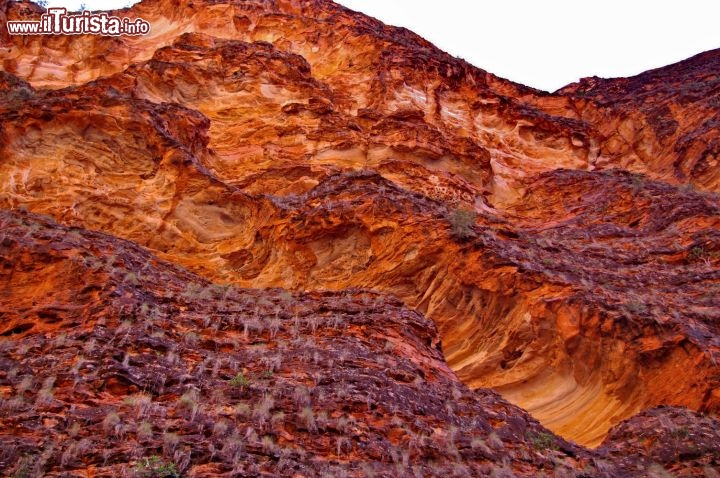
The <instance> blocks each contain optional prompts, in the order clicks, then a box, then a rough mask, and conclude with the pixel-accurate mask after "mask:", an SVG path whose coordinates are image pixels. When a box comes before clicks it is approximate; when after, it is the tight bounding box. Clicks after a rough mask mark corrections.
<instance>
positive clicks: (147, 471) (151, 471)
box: [135, 455, 180, 478]
mask: <svg viewBox="0 0 720 478" xmlns="http://www.w3.org/2000/svg"><path fill="white" fill-rule="evenodd" d="M135 471H137V473H138V474H139V475H140V476H145V477H151V478H179V477H180V472H179V471H178V469H177V466H176V465H175V463H172V462H166V461H164V460H163V459H162V458H160V457H159V456H157V455H153V456H151V457H149V458H143V459H142V460H140V462H138V464H137V465H135Z"/></svg>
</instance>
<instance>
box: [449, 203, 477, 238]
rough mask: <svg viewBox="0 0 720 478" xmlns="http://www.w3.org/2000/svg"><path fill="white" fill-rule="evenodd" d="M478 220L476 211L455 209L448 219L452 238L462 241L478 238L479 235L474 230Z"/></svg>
mask: <svg viewBox="0 0 720 478" xmlns="http://www.w3.org/2000/svg"><path fill="white" fill-rule="evenodd" d="M476 220H477V214H476V213H475V211H470V210H468V209H460V208H458V209H454V210H453V211H452V212H451V213H450V217H448V221H449V222H450V232H451V234H452V236H453V237H454V238H455V239H459V240H461V241H465V240H468V239H472V238H474V237H477V234H476V233H475V231H474V230H473V226H474V225H475V221H476Z"/></svg>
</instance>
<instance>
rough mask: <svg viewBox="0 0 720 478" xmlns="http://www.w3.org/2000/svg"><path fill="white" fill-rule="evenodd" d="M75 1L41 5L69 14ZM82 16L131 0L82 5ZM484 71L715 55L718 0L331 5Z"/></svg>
mask: <svg viewBox="0 0 720 478" xmlns="http://www.w3.org/2000/svg"><path fill="white" fill-rule="evenodd" d="M80 3H82V0H50V1H49V4H50V6H64V7H67V8H68V9H69V10H75V9H77V8H78V6H79V5H80ZM84 3H85V5H86V7H87V8H88V9H90V10H106V9H110V8H119V7H122V6H125V5H127V4H129V3H135V2H134V1H132V0H84ZM339 3H341V4H343V5H345V6H347V7H348V8H351V9H353V10H357V11H361V12H363V13H366V14H368V15H371V16H373V17H375V18H378V19H379V20H381V21H383V22H384V23H387V24H390V25H396V26H403V27H406V28H408V29H410V30H412V31H414V32H415V33H417V34H419V35H420V36H422V37H424V38H425V39H427V40H429V41H430V42H432V43H434V44H435V45H437V46H438V47H440V48H441V49H443V50H445V51H447V52H448V53H450V54H452V55H455V56H458V57H461V58H464V59H465V60H467V61H468V62H470V63H472V64H474V65H476V66H478V67H480V68H483V69H485V70H487V71H490V72H491V73H494V74H496V75H499V76H502V77H504V78H508V79H510V80H513V81H516V82H518V83H522V84H525V85H528V86H534V87H535V88H540V89H543V90H548V91H554V90H556V89H558V88H560V87H562V86H564V85H566V84H568V83H571V82H573V81H577V80H578V79H579V78H581V77H585V76H593V75H597V76H602V77H617V76H631V75H634V74H637V73H640V72H643V71H645V70H648V69H651V68H657V67H660V66H665V65H668V64H670V63H674V62H676V61H679V60H682V59H685V58H687V57H690V56H692V55H694V54H696V53H700V52H702V51H706V50H710V49H713V48H720V1H718V0H682V1H681V0H676V1H669V0H657V1H652V0H604V1H592V2H591V1H589V0H543V1H539V0H496V1H492V2H490V1H487V0H442V1H438V0H339Z"/></svg>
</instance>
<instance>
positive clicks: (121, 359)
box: [0, 0, 720, 476]
mask: <svg viewBox="0 0 720 478" xmlns="http://www.w3.org/2000/svg"><path fill="white" fill-rule="evenodd" d="M0 5H2V11H3V12H4V14H5V15H6V16H7V17H8V18H11V19H12V18H21V17H28V16H33V15H38V12H39V9H38V7H35V6H34V5H33V4H29V3H20V2H2V3H1V4H0ZM122 14H123V15H124V16H139V17H142V18H144V19H146V20H148V21H150V23H151V25H152V32H151V34H150V35H149V36H146V37H135V38H130V37H119V38H113V39H110V38H102V37H90V36H83V37H44V38H43V37H12V38H7V37H4V38H3V41H4V42H5V43H6V44H7V45H9V47H8V48H5V49H2V50H1V51H2V53H1V54H0V55H1V57H2V59H3V63H2V65H3V70H4V71H3V72H2V73H0V128H1V129H0V206H1V207H2V209H3V211H2V214H3V216H2V223H3V231H2V234H3V236H2V243H1V247H2V249H0V250H1V251H2V257H3V269H2V277H3V280H2V283H1V287H2V289H0V294H2V295H1V296H0V301H1V302H0V304H1V308H0V313H1V314H2V316H0V318H1V320H2V327H0V346H1V347H2V354H3V355H2V360H4V361H5V362H6V366H5V367H3V369H4V372H0V373H4V375H0V380H2V381H0V387H2V388H0V390H2V392H3V394H4V398H3V404H2V415H1V416H0V418H1V419H2V423H3V424H4V425H6V426H5V429H7V430H12V432H11V433H8V434H5V435H1V436H0V439H2V440H3V441H4V443H6V444H7V446H5V447H3V449H4V450H7V451H6V452H4V455H3V456H1V457H0V467H5V468H6V469H8V470H14V471H15V472H17V471H18V470H19V469H20V467H22V466H25V467H27V468H28V469H31V470H44V472H47V473H55V474H60V473H61V472H62V471H63V470H75V472H76V473H79V474H80V475H78V476H113V474H117V473H120V470H131V469H135V470H136V472H137V473H140V472H141V471H138V470H137V465H138V463H141V461H140V460H141V459H142V457H147V456H149V455H150V454H151V453H150V452H152V454H157V455H159V456H162V457H163V459H165V460H171V461H173V463H176V464H177V466H179V467H180V468H181V469H182V471H183V472H184V473H188V474H189V475H191V476H215V475H222V474H227V476H237V474H240V475H241V476H245V475H249V476H254V475H259V474H263V473H265V474H268V473H270V474H281V475H287V476H292V475H293V474H296V475H298V476H313V475H314V474H319V473H330V474H333V475H337V474H338V473H341V470H345V471H344V472H348V473H350V474H352V475H357V476H366V475H367V474H369V473H371V472H373V471H374V472H375V473H378V474H380V475H382V476H398V473H400V474H402V473H406V474H408V476H412V474H413V473H414V474H415V476H422V474H426V475H430V476H434V475H435V474H440V473H443V474H447V473H450V472H452V473H455V474H456V475H457V476H462V474H463V473H468V474H470V475H471V476H477V474H478V473H480V474H489V473H496V474H498V473H499V474H501V476H505V475H502V473H505V474H507V473H515V474H517V475H526V476H537V475H538V473H541V472H544V473H546V474H550V475H555V476H566V475H567V474H569V473H576V474H577V475H578V476H582V475H583V474H585V475H590V476H599V475H603V474H605V475H606V476H627V475H632V474H638V475H641V476H642V475H644V474H647V473H650V472H652V473H658V472H659V471H658V470H659V469H660V468H663V467H664V468H665V469H670V470H672V471H673V472H675V473H678V474H680V475H687V476H691V475H693V474H695V475H697V474H698V473H705V474H708V473H711V472H712V471H713V467H714V466H716V465H717V463H718V460H720V455H719V453H718V449H717V446H718V445H717V443H718V442H717V441H715V442H714V443H715V446H713V445H712V443H713V441H712V437H710V438H707V437H705V438H702V439H700V438H697V437H698V436H699V434H703V433H705V430H707V429H708V427H709V426H710V425H708V424H711V423H716V422H714V421H713V420H714V418H712V416H714V415H713V414H714V413H716V412H717V410H718V407H719V405H720V393H718V391H717V390H718V379H719V377H720V375H719V374H718V367H717V360H718V347H719V346H720V343H719V340H718V337H719V335H718V328H717V320H718V314H719V313H720V312H719V310H720V309H718V305H719V304H718V300H717V298H716V295H717V294H716V292H717V290H718V288H719V285H720V283H719V279H720V273H719V271H718V266H717V261H718V250H719V249H720V233H718V220H719V218H720V214H719V211H720V202H719V201H718V196H717V195H716V194H715V192H716V191H717V188H718V182H717V177H716V176H717V172H716V171H717V168H715V167H714V166H715V163H714V161H716V157H715V156H716V154H717V151H716V146H717V145H716V144H715V143H716V142H717V130H716V128H714V126H713V124H714V123H713V121H715V118H716V117H717V114H718V106H719V105H720V103H718V101H719V100H718V89H717V87H716V85H717V81H718V80H717V78H718V76H717V75H719V74H720V72H719V71H720V70H718V60H717V58H718V57H720V54H718V53H717V52H707V53H705V54H702V55H699V56H698V57H695V58H691V59H689V60H686V61H685V62H681V63H679V64H677V65H672V66H670V67H667V68H665V69H660V70H655V71H652V72H648V73H645V74H643V75H640V76H638V77H635V78H630V79H619V80H600V79H588V80H583V81H581V82H580V83H578V84H576V85H570V86H568V87H566V88H564V89H563V90H560V91H559V92H557V93H555V94H549V93H544V92H540V91H536V90H532V89H529V88H526V87H523V86H521V85H517V84H514V83H512V82H509V81H506V80H503V79H500V78H497V77H495V76H493V75H491V74H490V73H487V72H485V71H482V70H480V69H477V68H475V67H472V66H470V65H468V64H466V63H464V62H462V61H460V60H457V59H454V58H452V57H450V56H448V55H446V54H444V53H442V52H440V51H439V50H437V49H436V48H435V47H433V46H432V45H430V44H428V43H427V42H425V41H424V40H422V39H421V38H419V37H417V36H415V35H414V34H412V33H410V32H408V31H406V30H402V29H396V28H392V27H387V26H385V25H382V24H381V23H379V22H377V21H375V20H373V19H370V18H368V17H365V16H363V15H360V14H357V13H354V12H351V11H349V10H346V9H344V8H342V7H339V6H337V5H335V4H332V3H330V2H325V1H317V2H311V1H305V2H300V1H298V2H291V1H288V2H283V1H278V2H271V1H267V2H254V1H243V2H235V3H233V2H229V3H223V2H169V1H162V0H158V1H155V0H151V1H146V2H142V3H140V4H137V5H136V6H134V7H133V8H132V9H129V10H126V11H124V12H123V13H122ZM458 211H472V213H461V214H459V213H458ZM462 217H465V218H468V217H469V218H470V220H469V222H468V223H463V222H462V220H461V219H459V218H462ZM458 230H459V232H458ZM319 291H324V292H319ZM435 327H436V328H437V330H436V329H435ZM440 339H441V341H440ZM88 344H90V345H88ZM440 344H442V351H443V353H444V359H445V360H447V364H449V366H450V368H451V369H452V371H451V370H450V368H448V366H447V365H446V363H445V361H444V359H443V354H441V353H440V352H439V351H438V348H439V347H440ZM78 347H83V350H84V352H82V353H81V356H80V357H78V356H77V354H76V349H77V348H78ZM153 350H155V352H156V353H157V354H158V357H162V359H161V360H159V361H156V360H154V359H153V358H152V351H153ZM158 367H159V368H161V369H162V370H158ZM237 374H242V377H243V379H242V380H241V379H239V378H238V379H236V380H235V382H232V383H234V385H233V384H231V381H232V379H233V377H237V376H238V375H237ZM250 376H252V377H255V379H253V380H250V381H249V382H248V383H245V380H246V379H247V377H250ZM159 377H163V378H162V379H159ZM458 380H459V381H458ZM461 382H462V383H461ZM463 383H464V384H463ZM48 384H49V385H48ZM466 385H467V386H468V387H470V389H475V390H476V391H475V392H471V391H470V390H469V389H467V388H465V386H466ZM303 387H304V388H303ZM324 387H325V388H324ZM487 388H492V389H494V390H496V391H497V392H499V393H500V394H501V395H502V396H503V397H505V398H506V399H507V400H509V401H510V402H512V403H514V404H515V405H518V406H520V407H522V408H524V409H526V410H528V411H529V412H530V414H531V415H532V416H534V417H535V418H537V419H539V420H540V422H541V423H543V425H544V426H546V427H548V428H549V429H550V430H552V431H553V432H555V433H557V434H559V435H560V436H563V437H565V438H566V439H569V440H573V441H575V442H578V443H580V444H582V445H587V446H597V445H599V444H600V443H601V442H602V441H603V439H604V438H605V436H606V435H607V434H608V431H609V430H610V429H611V427H613V426H615V425H618V424H619V423H620V422H621V421H622V420H624V419H628V418H630V417H632V416H634V415H636V414H638V413H639V412H642V411H643V410H646V409H649V408H651V407H655V406H658V405H666V406H667V405H672V406H675V407H685V408H687V409H691V410H693V411H694V412H699V414H697V413H691V412H689V411H687V410H683V409H681V408H655V409H653V410H651V411H649V412H645V413H644V414H640V415H636V416H635V417H634V418H632V419H631V420H630V421H629V422H624V423H623V424H622V425H620V427H619V428H615V429H614V431H612V432H610V435H609V438H607V440H606V442H605V443H604V444H603V446H602V447H601V448H599V449H598V451H588V450H587V449H584V448H581V447H577V446H575V445H570V444H568V443H566V442H565V441H563V440H562V439H560V438H557V437H555V436H554V435H552V434H550V433H549V432H547V431H545V430H544V429H542V428H541V427H540V426H539V425H538V424H537V422H535V421H533V419H531V418H529V417H528V415H526V414H525V412H523V411H522V410H521V409H520V408H517V407H516V406H513V405H510V404H509V403H507V402H505V401H504V400H503V399H501V398H500V397H499V396H498V395H497V394H495V393H493V392H489V391H487ZM299 389H302V390H304V391H305V392H304V394H303V392H302V390H301V391H300V392H297V390H299ZM293 390H295V392H294V391H293ZM420 391H422V397H421V396H420ZM188 394H189V395H188ZM295 394H300V395H302V397H305V398H302V397H301V398H300V399H298V398H293V397H294V396H295ZM128 397H129V398H128ZM193 404H195V405H193ZM343 404H346V405H343ZM233 407H234V408H233ZM458 407H460V408H461V409H462V411H460V408H458ZM307 409H309V410H307ZM319 414H324V415H322V416H323V418H322V419H320V418H319V417H320V415H319ZM498 414H499V415H498ZM108 417H110V418H108ZM678 417H680V418H678ZM310 418H312V419H313V420H310ZM658 420H660V423H661V426H659V428H657V427H656V424H655V423H656V422H657V421H658ZM678 420H679V421H678ZM340 422H342V423H340ZM679 422H682V424H678V423H679ZM83 423H84V424H87V425H88V427H87V428H86V429H84V430H81V431H79V430H77V429H76V428H73V427H76V425H75V424H83ZM217 423H220V424H221V425H218V426H219V427H220V428H222V430H220V431H216V430H214V427H215V424H217ZM642 427H648V428H647V429H648V430H650V429H652V430H654V431H653V432H652V433H655V434H658V435H657V438H655V439H648V440H645V441H642V442H640V441H638V440H639V438H638V437H640V436H646V435H645V433H646V432H645V431H642ZM349 430H352V431H353V433H355V434H356V435H357V436H356V438H348V436H350V435H352V434H351V433H350V432H349ZM658 430H660V431H658ZM678 430H680V431H678ZM682 430H687V434H686V433H685V432H684V431H682ZM46 434H49V435H48V436H49V437H50V438H47V437H46V436H45V435H46ZM438 434H439V435H438ZM633 434H636V435H634V436H633V439H632V440H631V439H629V438H628V437H629V436H632V435H633ZM667 434H675V435H670V436H672V437H674V438H677V441H669V442H668V441H667V436H668V435H667ZM440 435H442V436H440ZM353 436H355V435H353ZM653 436H655V435H653ZM703 436H705V435H703ZM228 437H230V438H228ZM117 438H122V439H124V440H126V443H127V444H126V445H123V446H122V447H120V448H117V449H112V447H111V445H110V443H111V440H114V439H117ZM696 439H697V442H698V443H702V444H703V445H702V446H701V447H696V448H697V452H693V453H685V452H680V451H678V452H677V453H675V451H677V450H675V451H673V449H672V446H674V445H673V444H675V446H676V448H677V449H678V450H679V449H680V448H683V447H685V446H691V445H688V443H692V442H693V441H694V440H696ZM63 440H66V441H65V442H63ZM633 440H634V441H633ZM654 440H655V441H654ZM656 440H660V441H661V442H662V443H663V447H665V448H663V449H664V450H665V449H666V448H667V447H670V448H667V450H666V451H665V452H663V454H662V456H659V455H658V456H654V455H651V457H653V458H652V459H649V458H648V459H646V458H643V459H640V458H639V457H638V456H636V455H637V454H638V453H637V450H638V447H648V448H652V447H653V446H654V443H655V442H656ZM683 440H684V441H683ZM233 443H234V445H233ZM668 443H669V444H668ZM666 445H667V447H666ZM706 445H707V446H706ZM38 447H39V448H38ZM38 449H42V450H44V451H42V452H38V453H33V452H31V450H38ZM683 449H684V448H683ZM448 450H450V451H449V452H448ZM130 465H132V466H130ZM128 466H130V468H128ZM133 467H135V468H133ZM658 467H660V468H658ZM383 474H385V475H383ZM58 476H59V475H58ZM708 476H715V475H711V474H710V475H708Z"/></svg>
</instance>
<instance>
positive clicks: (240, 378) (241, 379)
mask: <svg viewBox="0 0 720 478" xmlns="http://www.w3.org/2000/svg"><path fill="white" fill-rule="evenodd" d="M228 383H229V384H230V385H232V386H233V387H246V386H248V385H250V380H249V379H248V378H247V377H246V376H245V375H243V374H242V373H239V374H237V375H235V376H234V377H233V378H231V379H230V380H229V382H228Z"/></svg>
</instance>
